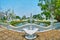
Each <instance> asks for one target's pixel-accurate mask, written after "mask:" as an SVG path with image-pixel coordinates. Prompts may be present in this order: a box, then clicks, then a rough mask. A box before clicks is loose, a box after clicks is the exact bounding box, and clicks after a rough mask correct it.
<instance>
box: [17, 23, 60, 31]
mask: <svg viewBox="0 0 60 40" xmlns="http://www.w3.org/2000/svg"><path fill="white" fill-rule="evenodd" d="M24 24H25V23H20V24H17V25H16V27H18V26H22V25H24ZM39 25H40V26H43V27H44V26H45V24H44V23H41V24H39ZM30 26H32V29H34V28H36V25H27V26H24V27H25V28H26V29H29V28H30ZM53 27H54V28H55V29H60V22H58V23H54V25H53ZM53 27H50V28H48V29H52V28H53ZM39 29H40V30H39V31H43V30H47V28H46V29H45V28H42V27H40V28H39ZM18 30H19V29H18Z"/></svg>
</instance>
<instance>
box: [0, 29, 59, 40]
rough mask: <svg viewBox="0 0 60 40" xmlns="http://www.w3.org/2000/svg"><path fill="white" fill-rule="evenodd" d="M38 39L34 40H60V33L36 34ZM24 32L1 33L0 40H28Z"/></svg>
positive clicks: (55, 31)
mask: <svg viewBox="0 0 60 40" xmlns="http://www.w3.org/2000/svg"><path fill="white" fill-rule="evenodd" d="M36 34H37V35H38V37H37V38H36V39H34V40H60V31H58V30H51V31H47V32H41V33H40V32H36ZM24 35H25V33H24V32H15V31H11V30H7V29H5V30H2V31H0V40H27V39H25V38H24Z"/></svg>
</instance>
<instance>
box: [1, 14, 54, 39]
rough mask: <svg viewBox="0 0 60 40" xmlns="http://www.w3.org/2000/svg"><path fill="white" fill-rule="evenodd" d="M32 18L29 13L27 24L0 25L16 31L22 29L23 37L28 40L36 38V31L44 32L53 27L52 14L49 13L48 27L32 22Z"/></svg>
mask: <svg viewBox="0 0 60 40" xmlns="http://www.w3.org/2000/svg"><path fill="white" fill-rule="evenodd" d="M32 20H33V19H32V14H31V16H30V23H29V24H28V23H27V24H25V25H22V26H19V27H13V26H10V25H9V24H1V25H3V26H4V27H5V28H6V29H8V30H12V31H17V32H23V31H24V32H25V33H26V34H25V38H26V39H28V40H33V39H35V38H37V35H36V34H35V33H36V32H37V31H38V32H45V31H49V30H52V29H55V27H54V26H53V24H54V18H53V15H52V14H51V18H50V22H51V24H50V25H49V26H48V27H45V26H44V27H43V26H40V25H37V24H33V23H32ZM21 30H23V31H21Z"/></svg>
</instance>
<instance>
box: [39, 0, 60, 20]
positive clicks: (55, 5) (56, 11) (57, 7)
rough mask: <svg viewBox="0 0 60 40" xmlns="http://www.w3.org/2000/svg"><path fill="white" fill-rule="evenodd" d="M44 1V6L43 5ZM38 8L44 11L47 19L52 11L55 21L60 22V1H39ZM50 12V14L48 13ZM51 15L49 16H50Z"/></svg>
mask: <svg viewBox="0 0 60 40" xmlns="http://www.w3.org/2000/svg"><path fill="white" fill-rule="evenodd" d="M43 1H44V4H43ZM38 6H39V7H40V8H41V10H42V11H43V14H45V15H46V17H49V16H50V14H49V13H51V12H52V11H53V15H54V16H55V19H57V20H58V21H60V19H59V17H60V0H39V3H38ZM47 11H49V13H46V12H47ZM48 15H49V16H48Z"/></svg>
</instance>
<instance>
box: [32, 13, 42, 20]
mask: <svg viewBox="0 0 60 40" xmlns="http://www.w3.org/2000/svg"><path fill="white" fill-rule="evenodd" d="M33 18H34V19H40V20H42V19H43V18H42V16H41V14H37V15H33Z"/></svg>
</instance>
